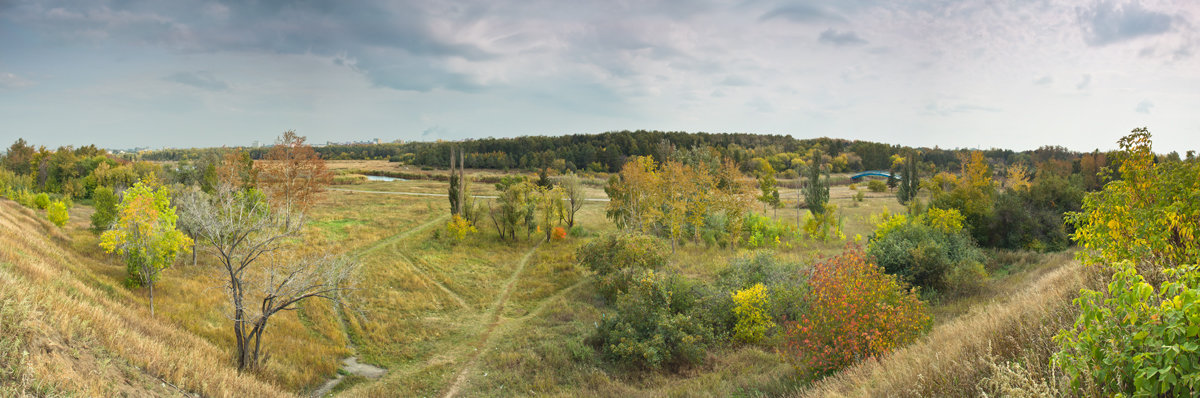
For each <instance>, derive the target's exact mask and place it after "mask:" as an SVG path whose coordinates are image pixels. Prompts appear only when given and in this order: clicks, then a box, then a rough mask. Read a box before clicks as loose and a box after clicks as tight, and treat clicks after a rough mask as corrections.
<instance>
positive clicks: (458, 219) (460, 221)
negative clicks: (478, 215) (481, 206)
mask: <svg viewBox="0 0 1200 398" xmlns="http://www.w3.org/2000/svg"><path fill="white" fill-rule="evenodd" d="M475 232H479V230H477V229H475V226H474V225H471V223H470V222H468V221H467V220H466V219H464V218H462V216H459V215H458V214H455V215H454V216H453V217H451V218H450V222H447V223H446V233H447V234H448V236H450V237H452V238H454V240H455V241H459V242H462V241H463V240H464V239H466V238H467V234H470V233H475Z"/></svg>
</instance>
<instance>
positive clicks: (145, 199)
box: [100, 182, 192, 316]
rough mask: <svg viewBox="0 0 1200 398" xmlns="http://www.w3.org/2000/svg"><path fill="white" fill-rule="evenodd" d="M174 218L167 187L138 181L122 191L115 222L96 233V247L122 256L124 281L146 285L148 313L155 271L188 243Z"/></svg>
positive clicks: (155, 277) (152, 312)
mask: <svg viewBox="0 0 1200 398" xmlns="http://www.w3.org/2000/svg"><path fill="white" fill-rule="evenodd" d="M177 218H178V217H177V216H176V215H175V208H174V207H173V206H171V191H170V190H169V189H167V188H166V187H154V186H151V185H147V184H144V183H141V182H139V183H137V184H134V186H133V187H132V188H130V189H129V190H127V191H125V197H124V199H122V200H121V204H120V205H119V206H118V207H117V222H116V224H114V225H113V226H112V228H111V229H109V230H108V231H106V232H104V234H102V235H100V247H103V248H104V250H105V251H106V252H109V253H113V252H116V253H117V254H118V255H120V256H122V257H124V259H125V264H126V266H127V268H128V271H129V278H128V279H126V282H125V283H126V284H127V285H128V286H130V287H147V288H148V289H149V291H150V315H151V316H153V315H154V283H155V282H156V281H158V277H159V274H160V273H161V272H162V270H164V269H166V268H167V267H170V266H171V264H173V263H174V262H175V257H176V256H178V255H179V252H181V251H183V252H186V251H187V250H188V249H189V247H191V245H192V240H191V238H188V237H187V235H184V233H183V232H180V231H179V230H177V229H175V221H176V219H177Z"/></svg>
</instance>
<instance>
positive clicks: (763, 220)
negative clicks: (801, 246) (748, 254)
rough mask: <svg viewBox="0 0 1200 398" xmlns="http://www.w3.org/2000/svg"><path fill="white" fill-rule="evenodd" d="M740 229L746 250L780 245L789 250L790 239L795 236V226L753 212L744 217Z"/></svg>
mask: <svg viewBox="0 0 1200 398" xmlns="http://www.w3.org/2000/svg"><path fill="white" fill-rule="evenodd" d="M742 229H743V233H745V235H746V248H748V249H757V248H761V247H779V246H780V245H781V244H782V245H783V246H785V247H788V248H790V247H791V243H790V241H791V237H792V236H795V235H796V227H795V226H792V225H790V224H787V223H783V222H779V221H775V220H774V219H771V218H770V217H767V216H763V215H760V214H758V213H754V212H750V213H749V214H747V215H746V219H745V223H744V224H743V227H742Z"/></svg>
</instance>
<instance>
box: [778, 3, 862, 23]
mask: <svg viewBox="0 0 1200 398" xmlns="http://www.w3.org/2000/svg"><path fill="white" fill-rule="evenodd" d="M758 19H759V20H760V21H766V20H771V19H786V20H788V21H792V22H802V23H807V22H830V21H832V22H846V18H843V17H842V16H841V15H838V14H835V13H833V12H830V11H828V10H825V9H823V8H818V7H814V6H811V5H808V4H790V5H786V6H782V7H778V8H775V9H772V10H771V11H768V12H766V13H765V14H763V15H762V16H761V17H759V18H758Z"/></svg>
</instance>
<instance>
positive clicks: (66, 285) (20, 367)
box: [0, 199, 286, 397]
mask: <svg viewBox="0 0 1200 398" xmlns="http://www.w3.org/2000/svg"><path fill="white" fill-rule="evenodd" d="M71 243H72V241H71V239H70V238H69V237H68V236H67V235H64V234H63V233H62V232H61V231H60V230H59V229H58V228H57V227H55V226H53V225H51V224H50V223H49V222H47V221H45V220H44V219H43V217H42V216H41V215H38V214H36V213H34V212H33V211H32V210H29V209H26V208H23V207H21V206H20V205H17V204H16V203H14V202H12V201H8V200H3V199H0V248H2V249H0V298H3V300H0V318H2V319H0V320H2V321H3V322H0V325H2V326H0V331H2V332H3V337H0V339H2V341H3V343H0V359H2V360H3V362H4V363H3V364H0V385H3V387H0V395H25V394H33V395H42V394H52V395H57V394H65V395H79V396H121V395H127V396H172V395H184V393H185V392H195V393H200V394H202V395H205V396H263V397H268V396H284V395H286V394H285V393H283V392H281V391H280V390H279V389H277V388H276V387H274V386H272V385H270V384H268V383H264V382H262V381H259V380H258V379H256V378H254V377H251V376H242V375H238V374H237V372H236V371H235V370H234V369H232V368H231V367H230V366H229V361H228V355H227V354H226V353H225V352H224V351H223V350H221V349H219V348H218V347H217V346H215V345H213V344H212V343H211V342H209V341H206V340H204V339H201V338H198V337H196V336H195V335H192V334H190V333H188V332H186V331H184V330H182V329H181V328H179V327H177V326H175V325H173V324H172V323H171V322H169V321H167V320H166V319H164V318H162V317H160V318H159V319H154V318H151V317H150V314H149V313H148V311H146V310H145V307H144V306H142V305H139V300H137V299H135V298H134V296H133V294H131V293H130V292H129V291H128V290H127V289H125V288H123V287H121V286H120V285H119V284H118V283H119V281H115V280H113V279H112V278H109V277H107V276H105V275H102V274H100V273H98V272H96V270H100V269H105V268H107V267H111V265H108V264H103V263H99V262H97V261H95V260H92V259H90V258H88V257H86V256H79V255H77V254H75V253H74V250H73V249H72V248H71ZM166 383H170V384H171V385H173V386H178V387H173V386H169V385H166Z"/></svg>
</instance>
